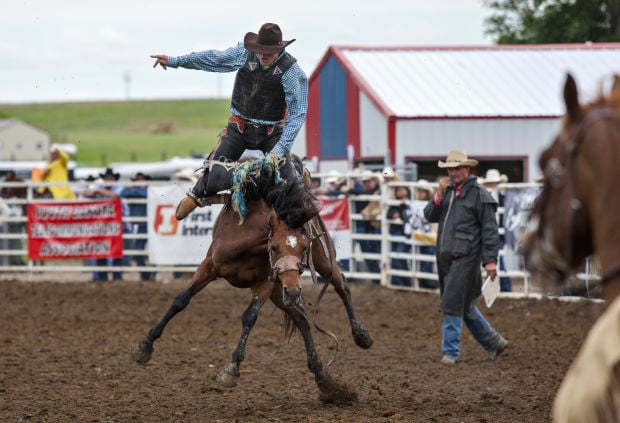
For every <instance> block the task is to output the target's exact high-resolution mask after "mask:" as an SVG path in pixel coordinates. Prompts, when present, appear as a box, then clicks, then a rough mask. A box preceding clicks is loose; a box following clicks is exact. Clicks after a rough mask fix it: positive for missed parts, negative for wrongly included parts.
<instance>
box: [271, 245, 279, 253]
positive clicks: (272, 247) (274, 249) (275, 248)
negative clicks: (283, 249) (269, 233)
mask: <svg viewBox="0 0 620 423" xmlns="http://www.w3.org/2000/svg"><path fill="white" fill-rule="evenodd" d="M271 251H272V252H274V253H275V252H276V251H278V247H276V246H275V245H272V246H271Z"/></svg>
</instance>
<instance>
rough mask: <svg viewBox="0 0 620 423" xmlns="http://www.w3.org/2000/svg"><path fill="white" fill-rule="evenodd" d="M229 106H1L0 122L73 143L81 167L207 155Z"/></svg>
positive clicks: (222, 103)
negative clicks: (15, 123)
mask: <svg viewBox="0 0 620 423" xmlns="http://www.w3.org/2000/svg"><path fill="white" fill-rule="evenodd" d="M229 104H230V100H228V99H217V100H157V101H119V102H84V103H41V104H19V105H0V118H2V119H6V118H15V119H19V120H21V121H23V122H26V123H28V124H30V125H33V126H35V127H37V128H39V129H42V130H43V131H46V132H49V133H50V134H51V136H52V142H63V143H73V144H75V145H76V146H77V149H78V152H77V154H76V155H75V157H72V159H74V160H76V161H77V162H79V163H80V164H81V165H84V166H106V165H107V164H109V163H110V162H128V161H139V162H150V161H158V160H162V159H167V158H170V157H173V156H179V157H189V156H190V155H192V154H207V153H208V152H210V151H211V149H212V148H213V146H214V145H215V143H216V141H217V135H218V134H219V132H220V131H221V129H222V128H223V127H224V126H225V125H226V120H227V118H228V116H229V114H230V113H229ZM158 128H159V129H163V130H164V131H163V132H162V131H160V132H157V129H158ZM166 129H168V131H166Z"/></svg>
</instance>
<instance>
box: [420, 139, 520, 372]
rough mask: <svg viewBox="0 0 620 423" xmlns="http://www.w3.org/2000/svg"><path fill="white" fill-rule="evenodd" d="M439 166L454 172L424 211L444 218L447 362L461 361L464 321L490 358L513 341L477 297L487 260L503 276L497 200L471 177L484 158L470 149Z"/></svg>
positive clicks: (441, 267)
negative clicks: (473, 156)
mask: <svg viewBox="0 0 620 423" xmlns="http://www.w3.org/2000/svg"><path fill="white" fill-rule="evenodd" d="M437 165H438V166H439V167H440V168H445V169H447V171H448V177H447V178H445V177H444V178H442V179H441V180H440V181H439V187H438V188H437V192H436V193H435V195H434V197H433V198H432V199H431V200H429V202H428V203H427V205H426V207H425V209H424V215H425V216H426V219H427V220H428V221H429V222H438V223H439V228H438V231H437V253H436V257H437V270H438V274H439V292H440V304H439V309H440V311H441V312H442V313H443V324H442V350H443V357H442V359H441V363H442V364H447V365H454V364H456V362H457V361H458V359H459V356H460V347H459V344H460V338H461V334H462V331H463V322H465V325H466V326H467V329H468V330H469V331H470V333H471V334H472V336H473V337H474V339H475V340H476V341H477V342H478V343H479V344H480V345H481V346H482V347H483V348H484V349H485V350H487V351H488V354H489V358H491V359H495V358H496V357H497V356H498V355H499V354H501V353H502V352H503V351H504V350H505V349H506V346H507V345H508V342H507V341H506V340H505V339H504V338H503V337H502V336H501V335H500V334H499V333H498V332H496V331H495V329H493V327H492V326H491V325H490V324H489V322H487V321H486V319H485V318H484V316H483V315H482V313H481V312H480V310H478V308H477V307H476V306H475V305H474V303H473V301H474V300H475V299H476V298H477V297H479V296H480V294H481V288H482V275H481V272H480V265H481V263H482V264H483V265H484V268H485V270H486V273H487V275H488V276H489V277H491V278H492V279H495V278H496V277H497V256H498V250H499V234H498V231H497V218H496V215H495V212H496V210H497V202H496V201H495V199H493V197H492V196H491V194H489V192H488V191H487V190H485V189H483V188H482V187H481V186H480V185H478V183H477V182H476V177H475V176H470V170H471V168H472V167H474V166H476V165H478V161H476V160H473V159H469V158H468V157H467V153H465V152H464V151H461V150H452V151H450V152H449V153H448V157H447V159H446V161H445V162H442V161H441V160H440V161H439V162H438V164H437Z"/></svg>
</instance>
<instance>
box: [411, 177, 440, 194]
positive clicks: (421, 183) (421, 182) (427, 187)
mask: <svg viewBox="0 0 620 423" xmlns="http://www.w3.org/2000/svg"><path fill="white" fill-rule="evenodd" d="M415 188H416V189H422V190H424V191H426V192H428V193H431V194H432V193H433V191H435V189H434V188H433V187H432V186H431V183H430V182H428V181H427V180H426V179H418V182H417V185H416V187H415Z"/></svg>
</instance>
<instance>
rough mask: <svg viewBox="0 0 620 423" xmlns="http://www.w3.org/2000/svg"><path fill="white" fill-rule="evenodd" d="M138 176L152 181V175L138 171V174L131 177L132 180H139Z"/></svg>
mask: <svg viewBox="0 0 620 423" xmlns="http://www.w3.org/2000/svg"><path fill="white" fill-rule="evenodd" d="M138 178H142V179H143V180H145V181H150V180H151V177H150V176H149V175H145V174H144V173H142V172H138V173H136V174H135V175H134V177H133V178H131V180H132V181H137V180H138Z"/></svg>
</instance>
